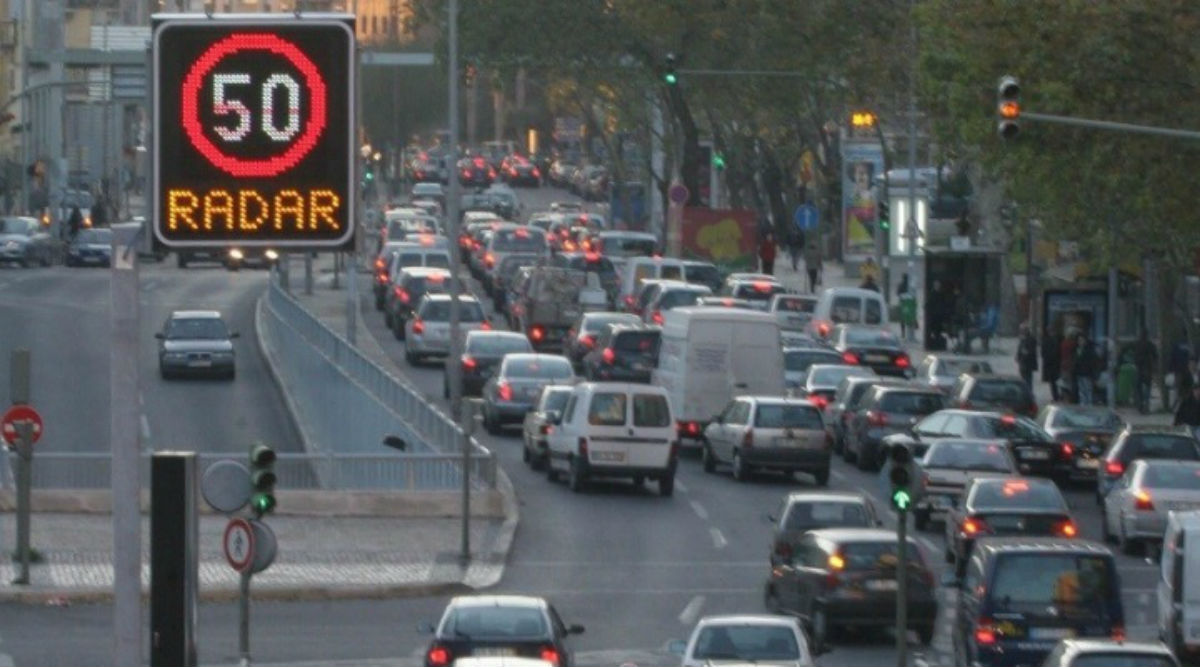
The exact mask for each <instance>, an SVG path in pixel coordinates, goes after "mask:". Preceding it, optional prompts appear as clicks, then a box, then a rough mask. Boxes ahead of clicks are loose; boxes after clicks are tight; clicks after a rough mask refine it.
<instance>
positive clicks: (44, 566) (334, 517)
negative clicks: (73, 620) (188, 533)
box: [0, 269, 519, 604]
mask: <svg viewBox="0 0 1200 667" xmlns="http://www.w3.org/2000/svg"><path fill="white" fill-rule="evenodd" d="M292 275H293V279H292V290H291V292H292V294H293V296H295V297H296V298H297V299H298V300H299V301H300V303H301V304H302V305H303V306H304V307H305V308H307V309H308V310H309V312H311V313H313V314H314V315H316V316H317V317H319V318H320V319H321V320H322V321H323V322H324V323H325V324H326V325H327V326H329V327H330V328H331V329H332V330H334V331H335V332H337V333H338V334H339V335H345V331H346V303H347V297H346V294H347V290H346V288H345V287H346V286H345V281H344V279H343V281H342V283H341V286H340V289H336V290H335V289H333V288H332V287H331V281H330V277H331V276H330V275H329V274H328V273H324V274H319V279H318V280H317V281H316V285H315V286H314V290H313V293H312V294H311V295H306V294H304V289H303V281H302V280H301V282H300V284H299V285H298V286H297V284H296V280H295V278H296V272H295V270H294V269H293V274H292ZM360 277H361V276H360ZM343 278H344V276H343ZM359 286H360V287H361V288H362V290H360V292H359V295H360V297H362V299H360V301H361V302H365V300H364V299H365V297H366V296H369V294H370V292H369V290H370V286H369V283H367V282H366V281H361V280H360V282H359ZM262 307H264V304H263V303H262V302H261V301H260V303H259V308H262ZM358 313H359V316H360V317H361V313H362V311H361V309H360V310H359V311H358ZM259 320H260V321H261V318H259ZM258 344H259V346H260V349H261V350H262V352H263V354H264V356H265V357H266V358H267V361H268V366H271V365H274V364H278V363H281V361H280V360H279V358H278V355H277V354H276V353H275V352H274V351H273V350H272V349H270V347H269V345H268V344H267V342H266V339H265V338H264V337H263V336H262V335H261V333H259V335H258ZM357 346H358V347H359V348H360V350H361V351H363V353H364V354H366V356H368V357H369V358H371V359H372V360H374V361H376V362H377V363H381V364H386V365H387V366H385V367H391V365H392V362H391V361H390V359H389V358H388V356H387V355H386V353H384V352H383V349H382V348H381V347H380V345H379V343H378V342H377V341H376V340H375V339H374V337H373V336H372V335H371V333H370V331H369V329H368V328H367V327H366V326H363V325H362V323H361V322H360V325H359V326H358V328H357ZM281 390H282V391H283V393H284V394H285V396H286V387H281ZM35 464H36V462H35ZM497 477H498V479H497V491H498V496H499V502H498V503H492V502H486V501H485V502H478V501H474V502H473V503H472V517H471V520H470V524H469V539H470V553H471V558H470V560H469V562H468V563H466V564H465V565H464V564H461V562H460V554H461V545H462V528H463V521H462V517H461V503H460V502H459V499H458V497H457V494H446V493H441V492H428V493H425V492H421V493H415V494H414V493H412V492H409V493H402V494H389V493H357V494H347V493H345V492H337V493H336V494H332V495H333V496H337V497H336V498H333V497H330V495H331V494H326V493H322V492H301V491H289V490H280V491H279V493H278V494H277V495H278V496H279V510H278V511H277V513H275V514H272V515H269V516H268V517H266V518H265V519H264V521H265V522H266V523H267V524H268V525H270V526H271V528H272V529H273V531H274V533H275V536H276V539H277V541H278V555H277V556H276V559H275V562H274V564H273V565H272V566H271V567H270V568H269V569H267V570H266V571H264V572H262V573H259V574H256V575H254V580H253V584H252V587H251V591H252V596H253V597H254V598H255V599H283V600H286V599H329V598H369V597H407V596H424V595H435V594H446V593H452V592H466V591H469V590H473V589H479V588H486V587H488V586H492V585H495V584H496V583H498V582H499V581H500V578H501V576H502V575H503V572H504V565H505V561H506V559H507V557H508V551H509V549H510V548H511V546H512V541H513V535H514V533H515V531H516V526H517V522H518V520H519V511H518V506H517V502H516V497H515V493H514V491H513V487H512V483H511V482H510V480H509V479H508V477H507V476H505V475H504V473H503V471H502V470H500V471H498V475H497ZM148 485H149V480H143V486H144V487H148ZM10 495H11V494H8V496H6V495H5V494H3V493H0V508H3V510H4V512H3V513H2V514H0V553H4V554H9V553H12V552H13V551H15V535H16V516H15V513H14V512H13V511H12V506H13V503H12V499H11V497H9V496H10ZM65 495H66V494H63V493H62V492H58V493H54V492H51V493H45V494H39V493H38V492H37V491H36V490H35V492H34V507H35V512H34V513H33V515H32V518H31V545H32V547H33V548H34V549H35V550H36V552H37V554H38V555H39V556H40V559H39V560H38V561H37V562H35V563H33V564H32V565H31V567H30V579H31V583H30V584H29V585H20V586H18V585H14V584H11V583H10V582H11V581H12V580H13V579H14V578H15V577H16V573H17V567H16V564H15V563H13V562H11V561H10V560H9V559H8V558H0V602H5V601H16V602H26V603H35V604H41V603H46V604H70V603H72V602H97V601H106V600H110V599H111V598H112V592H113V565H112V559H113V555H112V543H113V527H112V515H111V513H110V512H109V511H107V510H101V511H97V512H87V511H84V510H82V509H77V508H80V507H81V506H82V505H84V503H78V502H77V503H74V504H73V505H66V503H64V502H63V498H62V497H63V496H65ZM347 495H354V496H355V497H354V498H350V499H347V498H346V496H347ZM414 495H417V496H420V497H417V498H414V497H413V496H414ZM53 496H57V497H58V498H57V499H58V501H59V502H58V503H55V502H54V501H55V498H53ZM351 501H352V502H351ZM201 503H203V501H201ZM54 505H57V506H58V507H59V508H64V507H71V508H73V509H69V510H67V511H40V510H39V507H51V506H54ZM497 505H498V507H497ZM97 506H98V507H101V508H103V507H107V506H108V505H107V503H105V502H99V503H97ZM397 506H403V507H401V508H398V507H397ZM301 507H304V508H314V509H310V510H299V508H301ZM331 508H332V509H331ZM298 510H299V511H304V512H306V513H308V515H301V514H297V513H295V512H297V511H298ZM288 512H293V513H288ZM227 522H228V519H227V518H226V517H224V516H221V515H214V514H211V513H204V514H202V515H201V517H200V536H199V537H200V539H199V550H200V564H199V569H200V584H199V589H200V598H201V600H205V601H216V600H230V599H235V598H236V597H237V594H238V575H237V574H236V573H235V572H234V570H233V569H232V568H231V567H230V566H229V565H228V564H227V563H226V562H225V558H224V554H223V552H222V549H221V539H222V534H223V531H224V528H225V525H226V523H227ZM148 587H149V520H148V516H147V515H143V517H142V588H143V594H146V592H147V591H148Z"/></svg>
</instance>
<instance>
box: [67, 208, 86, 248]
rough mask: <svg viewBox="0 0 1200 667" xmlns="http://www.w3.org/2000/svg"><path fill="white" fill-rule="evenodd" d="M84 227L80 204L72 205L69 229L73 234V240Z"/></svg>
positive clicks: (68, 217) (68, 223)
mask: <svg viewBox="0 0 1200 667" xmlns="http://www.w3.org/2000/svg"><path fill="white" fill-rule="evenodd" d="M80 229H83V212H82V211H80V210H79V207H78V206H72V207H71V214H70V215H68V216H67V231H68V232H69V233H70V235H71V240H74V239H75V237H76V236H78V235H79V230H80Z"/></svg>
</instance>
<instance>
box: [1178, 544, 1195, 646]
mask: <svg viewBox="0 0 1200 667" xmlns="http://www.w3.org/2000/svg"><path fill="white" fill-rule="evenodd" d="M1180 533H1181V535H1182V536H1183V547H1182V549H1181V550H1182V551H1183V581H1182V582H1180V583H1181V586H1180V587H1179V588H1180V589H1181V590H1180V591H1179V593H1178V595H1179V596H1180V598H1181V600H1180V603H1181V604H1182V605H1183V614H1182V620H1181V628H1180V629H1181V630H1182V631H1183V633H1182V634H1183V643H1184V644H1186V645H1187V646H1188V648H1200V531H1198V530H1194V529H1193V528H1191V527H1186V528H1184V529H1183V530H1182V531H1180Z"/></svg>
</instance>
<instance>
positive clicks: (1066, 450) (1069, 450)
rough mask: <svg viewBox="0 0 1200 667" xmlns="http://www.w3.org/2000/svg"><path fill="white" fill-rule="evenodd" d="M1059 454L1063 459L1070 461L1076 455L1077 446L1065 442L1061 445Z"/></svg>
mask: <svg viewBox="0 0 1200 667" xmlns="http://www.w3.org/2000/svg"><path fill="white" fill-rule="evenodd" d="M1058 453H1059V454H1060V455H1061V456H1062V458H1064V459H1069V458H1071V457H1072V456H1074V455H1075V445H1073V444H1071V443H1069V442H1064V443H1062V444H1061V445H1059V447H1058Z"/></svg>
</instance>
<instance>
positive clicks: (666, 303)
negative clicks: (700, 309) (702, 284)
mask: <svg viewBox="0 0 1200 667" xmlns="http://www.w3.org/2000/svg"><path fill="white" fill-rule="evenodd" d="M700 296H701V293H700V292H697V291H695V290H683V289H679V290H671V291H670V292H667V293H665V294H663V295H662V298H661V299H659V300H658V308H659V310H670V309H672V308H682V307H683V306H691V305H693V304H695V303H696V299H699V298H700Z"/></svg>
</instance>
